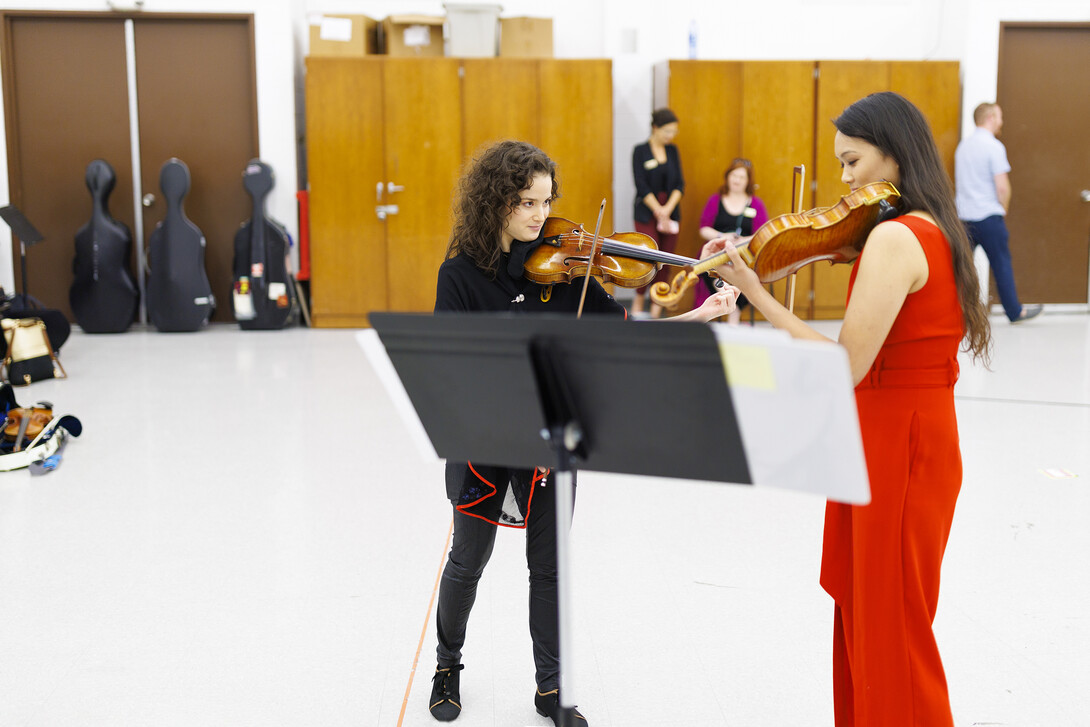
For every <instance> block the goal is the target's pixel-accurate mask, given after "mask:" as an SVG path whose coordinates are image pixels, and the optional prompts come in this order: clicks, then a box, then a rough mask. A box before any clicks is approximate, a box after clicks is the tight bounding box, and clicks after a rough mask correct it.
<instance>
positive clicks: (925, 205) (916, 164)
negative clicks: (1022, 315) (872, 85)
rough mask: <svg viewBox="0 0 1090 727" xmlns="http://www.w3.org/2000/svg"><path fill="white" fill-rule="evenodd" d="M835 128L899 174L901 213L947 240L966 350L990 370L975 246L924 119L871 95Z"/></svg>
mask: <svg viewBox="0 0 1090 727" xmlns="http://www.w3.org/2000/svg"><path fill="white" fill-rule="evenodd" d="M833 124H834V125H835V126H836V128H837V130H838V131H839V132H840V133H841V134H844V135H845V136H851V137H854V138H856V139H862V140H863V141H865V142H867V143H869V144H871V145H872V146H875V147H877V148H878V150H879V151H880V152H882V153H883V154H884V155H886V156H887V157H890V158H892V159H893V161H894V162H896V163H897V166H898V167H899V169H900V175H901V182H900V184H898V185H897V188H898V190H899V191H900V192H901V201H900V206H901V209H902V211H903V212H912V211H920V212H926V213H928V214H929V215H931V216H932V217H934V218H935V222H936V223H937V224H938V226H939V229H941V230H942V232H943V234H944V235H945V236H946V240H947V242H948V243H949V245H950V251H951V253H952V256H953V260H954V280H955V282H956V283H957V289H958V298H959V300H960V301H961V312H962V317H963V318H964V321H965V346H966V350H967V351H969V352H971V353H972V355H973V358H974V359H978V360H983V361H984V363H985V364H987V362H988V360H989V355H990V348H991V326H990V325H989V323H988V313H987V310H986V309H985V307H984V304H983V303H982V302H981V300H980V281H979V280H978V278H977V274H976V266H975V265H974V264H973V253H972V246H971V245H970V244H969V238H968V236H967V234H966V232H965V227H964V226H963V225H962V223H961V220H959V219H958V213H957V207H956V206H955V204H954V188H953V185H952V184H951V183H950V177H949V175H948V174H947V173H946V170H945V169H944V168H943V166H942V160H941V159H940V158H939V150H938V147H936V146H935V139H934V137H932V135H931V128H930V127H929V126H928V125H927V120H926V119H924V117H923V114H921V113H920V110H919V109H917V108H916V107H915V106H914V105H913V104H912V103H911V102H910V101H909V100H908V99H906V98H905V97H903V96H900V95H899V94H896V93H891V92H888V91H886V92H882V93H872V94H871V95H870V96H867V97H865V98H862V99H860V100H859V101H856V102H855V103H853V104H852V105H851V106H849V107H848V108H846V109H844V113H842V114H841V115H840V116H839V117H837V118H836V119H835V120H834V121H833Z"/></svg>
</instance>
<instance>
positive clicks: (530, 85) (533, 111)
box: [462, 58, 550, 160]
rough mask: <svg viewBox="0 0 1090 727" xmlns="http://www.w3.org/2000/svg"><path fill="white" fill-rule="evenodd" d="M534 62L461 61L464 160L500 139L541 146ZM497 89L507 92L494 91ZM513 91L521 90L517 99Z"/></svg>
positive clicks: (513, 60)
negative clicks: (516, 140)
mask: <svg viewBox="0 0 1090 727" xmlns="http://www.w3.org/2000/svg"><path fill="white" fill-rule="evenodd" d="M538 65H539V64H538V61H536V60H531V59H521V58H499V59H496V58H465V59H463V60H462V71H463V78H462V97H463V99H464V100H463V103H462V137H463V144H462V146H463V147H464V150H465V157H466V159H467V160H468V159H470V158H472V157H473V156H474V155H475V154H476V153H477V152H479V151H481V150H482V149H483V148H484V147H486V146H488V145H489V144H492V143H493V142H497V141H500V140H502V139H519V140H521V141H526V142H529V143H531V144H533V145H535V146H538V147H540V146H541V123H540V119H541V116H540V114H539V113H538V106H537V99H538V98H539V92H538ZM497 88H504V89H509V90H510V91H511V92H510V93H496V89H497ZM516 90H518V91H520V92H521V93H520V94H519V99H518V100H516V95H515V93H514V92H515V91H516ZM545 151H546V153H548V152H549V151H550V150H548V149H545Z"/></svg>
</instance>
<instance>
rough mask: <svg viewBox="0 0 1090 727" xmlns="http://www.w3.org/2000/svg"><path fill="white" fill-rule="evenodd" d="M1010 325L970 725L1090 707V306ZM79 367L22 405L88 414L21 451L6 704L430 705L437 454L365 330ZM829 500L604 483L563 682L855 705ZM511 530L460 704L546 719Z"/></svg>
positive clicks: (707, 716) (653, 720) (973, 558)
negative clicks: (376, 368)
mask: <svg viewBox="0 0 1090 727" xmlns="http://www.w3.org/2000/svg"><path fill="white" fill-rule="evenodd" d="M993 322H994V326H995V335H996V349H995V358H994V363H993V366H992V369H993V370H992V371H990V372H988V371H984V370H982V369H979V368H973V367H971V366H968V365H965V366H964V369H963V378H962V381H961V383H960V384H959V386H958V389H957V394H958V413H959V418H960V425H961V434H962V443H963V451H964V459H965V484H964V488H963V490H962V495H961V500H960V503H959V506H958V512H957V516H956V519H955V522H954V529H953V535H952V538H951V542H950V546H949V550H948V553H947V557H946V564H945V570H944V582H943V594H942V600H941V602H940V607H939V616H938V621H937V623H936V630H937V633H938V638H939V640H940V646H941V648H942V651H943V655H944V659H945V663H946V667H947V674H948V678H949V683H950V691H951V695H952V700H953V707H954V714H955V719H956V722H957V724H958V725H959V727H969V726H970V725H1006V726H1009V727H1030V726H1037V725H1040V726H1047V727H1056V726H1068V725H1090V689H1088V688H1087V685H1088V684H1090V582H1088V575H1090V567H1088V565H1087V563H1088V556H1090V316H1087V315H1045V316H1042V317H1041V318H1039V319H1037V320H1034V321H1032V322H1030V323H1027V324H1021V325H1016V326H1012V325H1010V324H1008V323H1007V322H1006V321H1005V319H1002V318H994V319H993ZM634 325H636V324H634ZM823 326H824V327H825V328H826V329H827V331H828V332H830V333H831V332H835V330H836V324H834V323H826V324H823ZM62 358H63V361H64V363H65V366H66V367H67V369H68V372H69V375H70V378H69V379H68V380H65V381H54V382H41V383H37V384H34V385H32V386H31V387H29V388H20V389H17V390H16V391H17V396H18V398H19V401H20V403H21V404H27V403H32V402H34V401H36V400H39V399H48V400H51V401H53V402H54V404H55V406H56V408H57V410H58V411H62V412H67V413H71V414H74V415H76V416H78V417H79V418H80V419H81V420H82V422H83V424H84V427H85V431H84V435H83V436H82V437H80V438H79V439H75V440H73V441H72V442H71V444H70V445H69V446H68V448H67V450H66V452H65V458H64V461H63V464H62V465H61V467H60V469H58V470H57V471H56V472H53V473H51V474H48V475H45V476H42V477H32V476H31V475H30V474H29V473H28V472H27V471H26V470H22V471H16V472H10V473H0V725H3V726H4V727H12V726H22V725H32V726H42V727H64V726H73V727H76V726H79V727H84V726H91V725H110V726H111V727H117V726H122V725H126V726H127V725H140V726H144V725H149V726H156V727H158V726H160V725H185V726H187V727H188V726H193V725H198V726H203V725H225V726H226V725H230V726H237V725H262V726H264V725H290V726H293V727H294V726H296V725H381V726H383V727H386V726H393V725H406V726H417V725H430V724H433V721H432V720H431V718H430V716H429V714H428V711H427V698H428V689H429V686H430V683H429V680H430V676H431V672H432V670H433V668H434V649H435V637H434V633H433V627H432V623H431V621H430V618H429V616H428V614H429V607H430V599H431V596H432V593H433V589H434V587H435V583H436V576H437V573H438V570H439V568H440V565H441V562H442V558H443V556H444V555H445V552H444V551H445V542H446V538H447V533H448V528H449V524H450V508H449V504H448V503H447V502H446V500H445V499H444V496H443V485H442V477H441V475H442V467H441V464H440V463H438V462H429V461H423V460H422V459H421V458H420V456H419V455H418V453H417V450H416V449H415V448H414V447H413V445H412V444H411V443H410V442H409V441H408V439H407V437H406V435H405V430H404V428H403V426H402V424H401V422H400V420H399V419H398V418H397V416H396V415H395V413H394V410H393V407H392V405H391V403H390V402H389V400H388V399H387V398H386V395H385V393H384V391H383V390H382V389H381V387H380V386H379V384H378V381H377V379H376V377H375V375H374V373H373V372H372V370H371V369H370V366H369V364H368V363H367V361H366V359H365V358H364V356H363V354H362V353H361V351H360V349H359V348H358V346H357V345H356V340H355V333H354V332H353V331H347V330H343V331H337V330H306V329H294V330H288V331H280V332H270V333H262V332H241V331H238V330H237V329H236V328H235V327H233V326H226V325H225V326H216V327H213V328H212V329H211V330H206V331H202V332H199V333H196V334H158V333H154V332H147V331H132V332H129V333H127V334H123V335H118V336H87V335H81V334H79V333H74V334H73V336H72V338H71V339H70V340H69V342H68V343H67V344H66V345H65V346H64V348H63V350H62ZM663 395H664V394H663V392H661V391H660V392H657V393H656V392H654V391H649V392H648V396H649V400H651V399H652V397H657V398H656V399H654V400H659V401H661V400H662V397H663ZM694 405H695V403H694ZM1068 475H1070V477H1068ZM822 512H823V502H822V501H821V500H819V499H817V498H816V497H813V496H807V495H800V494H796V493H789V492H784V491H778V490H772V489H764V488H746V487H738V486H726V485H713V484H705V483H695V482H682V481H672V480H662V479H649V478H636V477H620V476H614V475H602V474H594V473H582V474H581V476H580V487H579V494H578V506H577V509H576V515H575V525H574V529H573V547H574V548H575V551H576V553H575V554H576V556H577V565H576V568H575V573H574V579H575V582H574V589H575V591H576V596H577V604H578V605H577V608H576V609H575V611H576V613H575V617H576V619H577V622H576V640H577V646H578V649H577V653H576V654H575V656H574V662H573V671H572V680H573V684H574V690H573V691H574V694H575V699H576V702H577V703H578V704H579V705H580V708H581V709H582V711H583V712H584V714H585V715H586V716H587V717H588V719H589V721H590V723H591V724H593V725H595V727H641V726H644V725H648V726H650V725H656V726H657V725H681V726H688V727H697V726H700V727H715V726H720V725H731V726H736V725H737V726H747V727H749V726H757V727H761V726H764V725H769V726H775V727H779V726H781V725H792V726H794V725H807V726H809V725H815V726H824V725H832V707H831V696H830V694H831V679H830V657H829V649H830V634H831V621H832V606H831V602H830V600H829V599H828V597H827V596H826V595H825V594H824V592H823V591H822V590H821V589H820V588H819V586H818V585H817V574H818V564H819V558H820V546H821V527H822ZM500 535H501V537H500V538H499V540H498V543H497V547H496V551H495V555H494V557H493V562H492V563H491V564H490V566H489V569H488V571H487V572H486V574H485V578H484V580H483V581H482V585H481V589H480V593H479V598H478V601H477V605H476V608H475V609H474V612H473V615H472V618H471V620H470V633H469V638H468V642H467V644H466V647H465V651H464V660H465V664H466V668H465V671H464V672H462V697H463V704H464V708H465V711H464V713H463V715H462V716H461V718H460V719H459V720H458V722H457V724H461V725H464V726H465V727H470V726H476V725H489V726H497V727H509V726H512V725H513V726H515V727H519V726H521V725H547V724H548V722H547V721H546V720H545V719H544V718H541V717H539V716H538V715H537V714H536V713H535V711H534V709H533V705H532V701H531V698H532V695H533V690H534V681H533V662H532V658H531V653H530V642H529V636H528V632H527V627H526V571H525V561H524V558H523V554H522V547H523V536H522V533H521V532H518V531H504V532H502V533H501V534H500ZM421 642H422V648H421V646H420V645H421ZM418 649H419V661H417V653H418ZM414 670H415V671H414Z"/></svg>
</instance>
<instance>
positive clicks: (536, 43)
mask: <svg viewBox="0 0 1090 727" xmlns="http://www.w3.org/2000/svg"><path fill="white" fill-rule="evenodd" d="M500 57H501V58H552V57H553V19H552V18H500Z"/></svg>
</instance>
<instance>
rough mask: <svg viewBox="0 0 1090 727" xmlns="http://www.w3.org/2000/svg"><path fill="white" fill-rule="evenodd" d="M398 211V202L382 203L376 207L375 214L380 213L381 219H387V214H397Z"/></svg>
mask: <svg viewBox="0 0 1090 727" xmlns="http://www.w3.org/2000/svg"><path fill="white" fill-rule="evenodd" d="M397 213H398V209H397V205H396V204H380V205H379V206H377V207H375V214H376V215H378V218H379V219H380V220H384V219H386V216H387V215H396V214H397Z"/></svg>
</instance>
